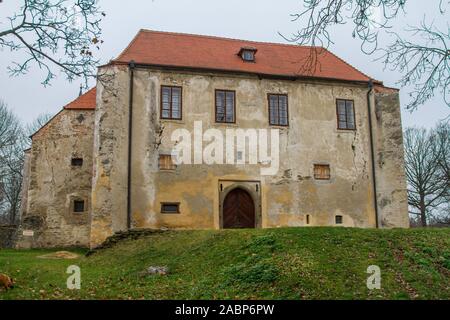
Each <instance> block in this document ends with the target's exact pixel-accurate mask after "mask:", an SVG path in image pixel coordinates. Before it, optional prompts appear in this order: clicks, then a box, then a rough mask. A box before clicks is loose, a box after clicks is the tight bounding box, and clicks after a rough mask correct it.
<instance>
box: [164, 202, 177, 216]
mask: <svg viewBox="0 0 450 320" xmlns="http://www.w3.org/2000/svg"><path fill="white" fill-rule="evenodd" d="M161 213H168V214H174V213H180V204H179V203H177V202H174V203H164V202H163V203H161Z"/></svg>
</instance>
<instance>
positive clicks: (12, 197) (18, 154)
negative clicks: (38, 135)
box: [0, 101, 25, 224]
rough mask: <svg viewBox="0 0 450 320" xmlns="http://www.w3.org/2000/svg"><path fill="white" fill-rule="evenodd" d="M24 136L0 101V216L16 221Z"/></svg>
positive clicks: (17, 123) (14, 119)
mask: <svg viewBox="0 0 450 320" xmlns="http://www.w3.org/2000/svg"><path fill="white" fill-rule="evenodd" d="M24 145H25V136H24V134H23V130H22V127H21V125H20V122H19V120H18V119H17V117H16V116H15V115H14V114H13V113H12V112H11V111H9V110H8V108H7V106H6V104H5V103H4V102H2V101H0V210H1V212H0V214H2V215H3V217H4V216H9V222H10V223H11V224H14V223H15V222H16V221H17V218H18V217H17V213H18V212H19V206H20V192H21V189H22V168H23V147H24Z"/></svg>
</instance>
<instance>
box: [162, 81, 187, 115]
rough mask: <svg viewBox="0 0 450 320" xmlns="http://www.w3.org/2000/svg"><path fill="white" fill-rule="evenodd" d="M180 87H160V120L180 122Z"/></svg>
mask: <svg viewBox="0 0 450 320" xmlns="http://www.w3.org/2000/svg"><path fill="white" fill-rule="evenodd" d="M181 108H182V94H181V87H170V86H162V87H161V119H175V120H181Z"/></svg>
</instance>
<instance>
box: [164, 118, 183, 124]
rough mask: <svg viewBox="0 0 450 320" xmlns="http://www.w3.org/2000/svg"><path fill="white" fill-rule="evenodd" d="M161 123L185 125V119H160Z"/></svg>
mask: <svg viewBox="0 0 450 320" xmlns="http://www.w3.org/2000/svg"><path fill="white" fill-rule="evenodd" d="M159 121H160V122H161V123H178V124H185V122H184V120H183V119H159Z"/></svg>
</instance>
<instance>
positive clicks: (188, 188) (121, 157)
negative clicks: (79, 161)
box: [91, 66, 407, 246]
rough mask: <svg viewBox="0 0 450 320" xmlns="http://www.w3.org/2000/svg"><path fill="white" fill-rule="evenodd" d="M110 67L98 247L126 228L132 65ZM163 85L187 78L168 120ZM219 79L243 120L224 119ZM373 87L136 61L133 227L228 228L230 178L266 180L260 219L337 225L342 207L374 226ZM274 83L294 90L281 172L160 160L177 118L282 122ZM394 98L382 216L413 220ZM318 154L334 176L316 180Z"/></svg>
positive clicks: (387, 102) (380, 103) (352, 222)
mask: <svg viewBox="0 0 450 320" xmlns="http://www.w3.org/2000/svg"><path fill="white" fill-rule="evenodd" d="M111 68H112V69H111V70H110V71H111V72H114V74H115V82H114V85H113V86H112V87H111V88H113V89H114V90H111V88H110V90H105V89H104V88H102V86H101V84H99V88H98V91H97V92H98V93H97V94H98V96H97V112H96V124H95V127H96V129H95V130H96V133H95V137H96V138H95V148H94V152H95V155H94V159H95V167H96V173H95V176H94V188H93V195H92V197H93V219H92V234H91V245H92V246H95V245H98V244H99V243H101V242H102V241H103V240H104V239H105V238H106V237H107V236H108V235H110V234H111V233H113V232H115V231H119V230H123V229H125V228H126V214H127V209H126V203H127V198H126V197H127V152H128V142H127V139H128V112H129V77H130V74H129V70H128V68H127V67H125V66H121V67H117V66H116V67H111ZM161 85H176V86H182V88H183V110H182V113H183V119H182V120H180V121H174V120H170V121H168V120H160V117H159V113H160V100H159V99H160V87H161ZM215 89H227V90H235V91H236V124H217V123H215V121H214V99H215V98H214V90H215ZM367 90H368V88H367V86H365V85H351V84H342V83H332V82H313V81H310V82H302V81H281V80H268V79H259V78H257V77H250V76H232V75H219V74H205V73H203V74H200V73H198V74H196V73H187V72H186V73H183V72H170V71H164V72H163V71H160V70H149V69H136V70H135V76H134V94H133V143H132V148H133V152H132V198H131V205H132V227H135V228H159V227H169V228H219V227H220V206H221V203H220V199H221V194H220V193H221V191H220V188H219V184H220V182H221V181H228V182H230V181H231V182H233V181H234V182H235V183H239V182H241V181H248V182H249V183H250V182H253V181H254V182H258V183H260V185H261V188H260V190H259V191H258V192H260V193H261V208H260V209H261V215H262V221H261V225H262V227H278V226H304V225H306V221H305V217H306V215H309V216H310V218H309V221H310V223H309V225H312V226H314V225H335V216H336V215H342V216H343V224H342V225H344V226H354V227H374V226H375V225H376V221H375V210H374V203H373V185H372V173H371V162H370V161H371V153H370V141H369V126H368V114H367V100H366V93H367ZM268 93H283V94H288V97H289V127H287V128H283V127H277V128H278V129H280V168H279V170H278V173H277V174H276V175H274V176H261V174H260V164H258V165H245V166H243V165H238V166H234V165H204V164H203V165H180V166H178V167H177V169H176V170H174V171H160V170H159V168H158V156H159V154H169V153H170V152H171V150H172V147H173V145H174V142H172V141H171V139H170V138H171V135H172V132H173V131H174V130H175V129H179V128H186V129H188V130H189V131H190V132H193V128H194V121H202V124H203V130H206V129H208V128H215V129H217V130H220V131H221V132H223V133H224V135H225V130H226V128H243V129H246V128H255V129H262V128H267V129H269V128H273V127H271V126H269V125H268V105H267V94H268ZM337 98H340V99H351V100H354V106H355V113H356V126H357V130H355V131H345V130H338V129H337V125H336V99H337ZM394 100H395V99H393V98H392V97H391V98H386V97H380V98H377V108H378V109H379V110H381V111H379V112H381V114H383V115H382V116H381V118H377V121H378V124H377V125H376V126H375V127H376V129H377V128H378V127H379V128H378V129H377V130H375V131H374V135H375V139H376V141H377V148H378V149H377V152H378V153H379V155H382V156H383V157H384V159H385V162H390V163H389V164H388V165H384V167H383V172H382V173H379V174H378V173H377V177H378V184H379V186H378V193H379V199H380V200H379V208H380V212H381V216H382V220H383V221H386V223H384V224H383V225H385V226H406V225H405V224H404V221H405V219H407V211H406V210H404V209H405V208H404V203H405V201H406V194H405V193H404V192H403V191H404V188H403V185H404V177H403V176H402V175H403V173H402V172H398V170H400V171H401V170H402V167H401V166H400V167H399V164H401V163H402V162H403V159H402V155H401V153H399V151H398V150H399V149H401V147H402V146H401V124H400V115H399V106H398V100H395V101H394ZM378 109H377V110H378ZM385 113H386V115H384V114H385ZM383 121H384V122H383ZM384 135H385V136H384ZM398 136H400V141H399V140H398ZM204 145H207V143H204ZM315 163H327V164H330V167H331V180H329V181H318V180H315V179H314V177H313V165H314V164H315ZM378 167H379V166H378ZM396 170H397V171H396ZM383 199H384V200H383ZM386 199H387V200H386ZM389 201H390V204H388V202H389ZM161 202H179V203H180V209H181V213H180V214H161V213H160V203H161Z"/></svg>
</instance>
